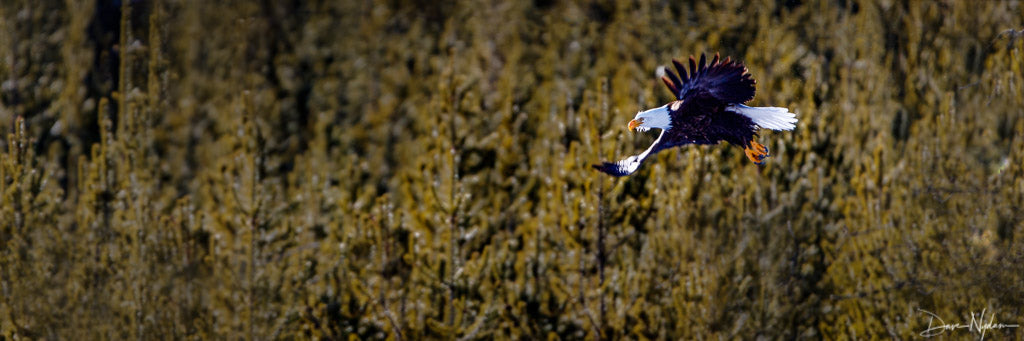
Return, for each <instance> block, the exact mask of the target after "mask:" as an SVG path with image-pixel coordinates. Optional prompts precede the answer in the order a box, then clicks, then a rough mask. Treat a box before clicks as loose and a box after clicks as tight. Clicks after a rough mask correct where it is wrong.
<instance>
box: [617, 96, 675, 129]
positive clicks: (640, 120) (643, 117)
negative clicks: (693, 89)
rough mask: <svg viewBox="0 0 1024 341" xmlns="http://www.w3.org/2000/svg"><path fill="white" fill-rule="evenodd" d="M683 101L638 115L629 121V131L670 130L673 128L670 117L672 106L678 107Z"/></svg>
mask: <svg viewBox="0 0 1024 341" xmlns="http://www.w3.org/2000/svg"><path fill="white" fill-rule="evenodd" d="M679 102H681V101H675V102H672V103H669V104H665V105H663V106H660V107H657V108H654V109H650V110H646V111H641V112H638V113H636V117H634V118H633V120H632V121H629V125H627V127H629V130H636V131H641V132H644V131H648V130H650V129H651V128H658V129H664V130H668V129H669V128H672V117H671V116H669V112H670V111H671V108H670V106H673V107H678V104H676V103H679Z"/></svg>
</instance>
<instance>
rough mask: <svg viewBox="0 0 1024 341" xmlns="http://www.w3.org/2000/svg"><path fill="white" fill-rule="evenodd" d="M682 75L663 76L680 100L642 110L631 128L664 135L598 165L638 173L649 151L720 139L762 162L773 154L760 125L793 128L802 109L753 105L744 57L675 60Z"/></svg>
mask: <svg viewBox="0 0 1024 341" xmlns="http://www.w3.org/2000/svg"><path fill="white" fill-rule="evenodd" d="M672 64H674V65H675V68H676V70H678V71H679V74H678V75H677V74H674V73H672V71H671V70H667V69H666V72H665V73H666V75H665V76H662V77H661V80H662V81H664V82H665V85H667V86H668V89H669V90H670V91H672V94H674V95H675V96H676V100H675V101H672V102H670V103H668V104H665V105H663V106H660V107H657V108H654V109H650V110H646V111H641V112H638V113H637V114H636V117H634V118H633V120H632V121H629V124H628V125H627V127H628V128H629V130H637V131H642V132H643V131H647V130H650V129H651V128H658V129H661V133H660V134H659V135H658V139H656V140H654V143H653V144H651V146H650V147H648V148H647V150H645V151H643V153H640V154H639V155H634V156H630V157H628V158H625V159H623V160H620V161H618V162H614V163H612V162H604V163H602V164H600V165H594V168H596V169H597V170H599V171H602V172H605V173H608V174H610V175H613V176H624V175H629V174H632V173H633V172H636V170H637V169H638V168H640V164H641V163H643V162H644V160H646V159H647V158H648V157H649V156H651V155H652V154H654V153H657V152H659V151H661V150H664V149H668V148H671V147H676V146H682V145H687V144H716V143H718V142H720V141H726V142H728V143H731V144H733V145H736V146H739V147H743V149H744V151H745V153H746V155H747V158H749V159H750V161H753V162H754V163H755V164H758V165H761V164H763V163H764V159H765V158H767V157H768V156H769V154H768V148H767V147H765V146H763V145H761V144H760V143H757V141H756V138H757V130H758V128H766V129H771V130H793V128H794V127H796V125H795V123H796V121H797V119H796V114H793V113H791V112H789V109H786V108H778V107H748V106H746V105H743V103H745V102H747V101H750V100H751V99H753V98H754V84H755V82H754V79H753V78H751V76H750V74H749V73H747V68H746V67H745V66H743V64H740V63H738V62H734V61H729V58H728V57H726V58H725V60H723V61H719V59H718V54H717V53H716V54H715V58H714V59H712V60H711V63H710V64H708V63H707V60H706V58H705V57H704V54H701V55H700V61H699V62H698V61H695V60H694V59H693V57H692V56H691V57H690V73H689V74H687V73H686V68H685V67H683V63H680V62H679V61H678V60H675V59H673V60H672Z"/></svg>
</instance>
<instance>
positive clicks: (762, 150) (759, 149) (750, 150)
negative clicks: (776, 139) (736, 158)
mask: <svg viewBox="0 0 1024 341" xmlns="http://www.w3.org/2000/svg"><path fill="white" fill-rule="evenodd" d="M743 152H744V153H746V154H747V158H749V159H750V161H754V163H755V164H757V165H762V164H764V159H767V158H768V157H769V156H771V155H770V154H768V147H765V146H763V145H761V144H760V143H757V141H754V140H750V143H749V144H747V147H746V148H744V150H743Z"/></svg>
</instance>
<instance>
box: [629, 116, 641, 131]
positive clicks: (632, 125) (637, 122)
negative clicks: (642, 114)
mask: <svg viewBox="0 0 1024 341" xmlns="http://www.w3.org/2000/svg"><path fill="white" fill-rule="evenodd" d="M643 123H644V119H643V118H638V119H635V120H632V121H629V125H627V126H626V127H629V130H630V131H635V130H636V127H639V126H640V125H641V124H643Z"/></svg>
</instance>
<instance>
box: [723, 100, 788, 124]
mask: <svg viewBox="0 0 1024 341" xmlns="http://www.w3.org/2000/svg"><path fill="white" fill-rule="evenodd" d="M729 110H731V111H735V112H738V113H740V114H742V115H743V116H746V117H750V120H752V121H754V124H757V125H758V126H760V127H761V128H766V129H771V130H793V128H796V121H797V119H796V114H794V113H791V112H789V109H786V108H779V107H748V106H746V105H743V104H734V105H730V106H729Z"/></svg>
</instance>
